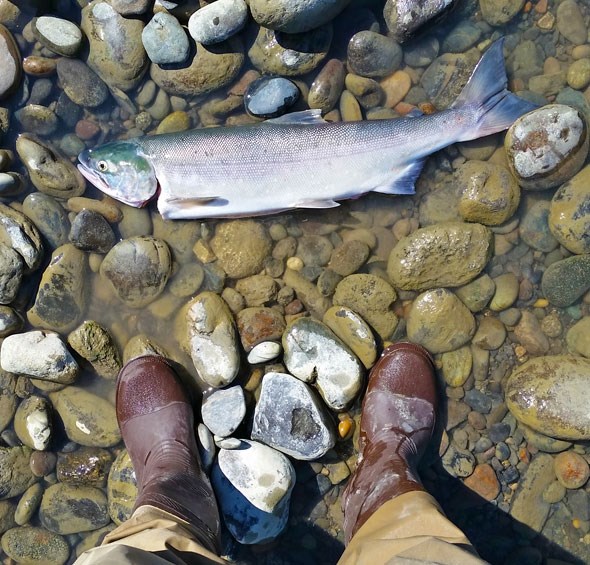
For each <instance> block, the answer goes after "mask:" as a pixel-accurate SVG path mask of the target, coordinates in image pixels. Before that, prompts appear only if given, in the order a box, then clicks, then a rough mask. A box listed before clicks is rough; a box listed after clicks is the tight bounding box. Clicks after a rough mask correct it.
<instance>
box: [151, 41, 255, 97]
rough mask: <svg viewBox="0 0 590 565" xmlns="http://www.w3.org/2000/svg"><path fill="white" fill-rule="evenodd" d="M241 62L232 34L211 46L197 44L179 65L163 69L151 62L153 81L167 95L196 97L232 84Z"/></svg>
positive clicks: (240, 49) (239, 46) (239, 47)
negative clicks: (185, 61) (187, 58)
mask: <svg viewBox="0 0 590 565" xmlns="http://www.w3.org/2000/svg"><path fill="white" fill-rule="evenodd" d="M243 63H244V49H243V47H242V44H241V42H240V40H239V39H238V38H236V37H231V38H229V39H228V40H227V41H223V42H221V43H217V44H215V45H213V46H209V47H206V46H205V45H201V44H197V45H196V49H195V50H194V52H193V53H192V54H190V55H189V60H188V62H187V63H184V64H183V65H182V67H181V68H178V69H176V68H170V69H168V68H166V69H165V68H163V67H160V66H159V65H156V64H152V66H151V68H150V76H151V77H152V80H153V81H154V82H155V83H156V84H157V85H158V86H159V87H160V88H163V89H164V90H165V91H166V92H167V93H168V94H171V95H174V96H195V95H198V94H206V93H208V92H211V91H212V90H216V89H218V88H221V87H223V86H226V85H228V84H229V83H231V82H232V81H233V80H234V79H235V78H236V77H237V76H238V73H239V71H240V69H241V67H242V64H243Z"/></svg>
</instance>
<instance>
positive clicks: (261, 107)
mask: <svg viewBox="0 0 590 565" xmlns="http://www.w3.org/2000/svg"><path fill="white" fill-rule="evenodd" d="M298 98H299V89H298V88H297V85H295V83H293V82H291V81H290V80H289V79H286V78H282V77H270V78H269V77H261V78H259V79H256V80H255V81H253V82H251V83H250V84H249V85H248V88H247V89H246V92H245V94H244V106H245V107H246V112H248V114H250V115H251V116H255V117H257V118H275V117H277V116H280V115H282V114H284V113H285V112H286V111H287V110H288V109H289V108H290V107H291V106H293V104H295V102H297V100H298Z"/></svg>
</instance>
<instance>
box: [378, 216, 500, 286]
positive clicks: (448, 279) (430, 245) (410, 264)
mask: <svg viewBox="0 0 590 565" xmlns="http://www.w3.org/2000/svg"><path fill="white" fill-rule="evenodd" d="M492 241H493V239H492V232H491V231H490V230H489V229H488V228H486V227H485V226H482V225H480V224H466V223H461V222H445V223H442V224H435V225H433V226H428V227H426V228H421V229H419V230H416V231H415V232H413V233H411V234H410V235H408V236H406V237H404V238H402V239H401V240H400V241H399V242H398V243H397V245H396V246H395V247H394V248H393V250H392V251H391V254H390V256H389V261H388V263H387V274H388V275H389V278H390V279H391V281H392V283H393V285H394V286H395V287H396V288H402V289H404V290H427V289H429V288H435V287H438V286H445V287H449V286H450V287H453V286H461V285H463V284H465V283H468V282H469V281H471V280H473V279H474V278H475V277H476V276H477V275H478V274H479V273H480V272H481V271H482V270H483V268H484V267H485V266H486V263H487V262H488V260H489V258H490V257H491V254H492V250H493V245H492Z"/></svg>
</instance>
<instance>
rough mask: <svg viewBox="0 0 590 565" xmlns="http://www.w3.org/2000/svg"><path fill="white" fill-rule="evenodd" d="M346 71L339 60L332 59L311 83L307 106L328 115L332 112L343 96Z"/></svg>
mask: <svg viewBox="0 0 590 565" xmlns="http://www.w3.org/2000/svg"><path fill="white" fill-rule="evenodd" d="M345 74H346V70H345V68H344V65H343V64H342V62H341V61H340V60H338V59H330V60H329V61H328V62H327V63H326V64H325V65H324V66H323V67H322V70H321V71H320V72H319V73H318V75H317V76H316V78H315V80H314V81H313V82H312V83H311V87H310V88H309V94H308V96H307V104H308V106H309V107H310V108H316V109H319V110H321V111H322V113H324V114H326V113H327V112H329V111H330V110H332V109H333V108H334V107H335V106H336V103H337V102H338V100H339V99H340V95H341V94H342V90H343V88H344V77H345Z"/></svg>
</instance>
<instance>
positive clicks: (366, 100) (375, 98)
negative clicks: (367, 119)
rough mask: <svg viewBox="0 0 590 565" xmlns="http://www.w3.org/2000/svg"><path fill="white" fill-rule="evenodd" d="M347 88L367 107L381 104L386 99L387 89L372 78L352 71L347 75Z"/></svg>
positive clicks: (370, 107) (375, 106)
mask: <svg viewBox="0 0 590 565" xmlns="http://www.w3.org/2000/svg"><path fill="white" fill-rule="evenodd" d="M345 84H346V89H347V91H348V92H350V93H351V94H352V95H353V96H354V97H355V98H356V100H357V102H358V103H359V104H360V105H361V106H362V107H363V108H365V109H367V110H368V109H372V108H377V107H378V106H381V104H382V103H383V102H384V99H385V91H384V90H383V88H382V87H381V85H380V84H379V83H378V82H377V81H376V80H373V79H372V78H366V77H361V76H358V75H355V74H352V73H349V74H347V75H346V79H345Z"/></svg>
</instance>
